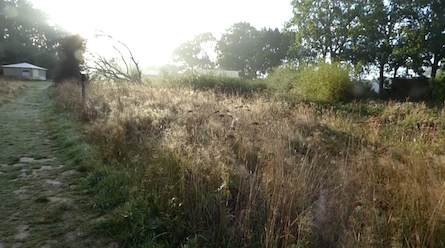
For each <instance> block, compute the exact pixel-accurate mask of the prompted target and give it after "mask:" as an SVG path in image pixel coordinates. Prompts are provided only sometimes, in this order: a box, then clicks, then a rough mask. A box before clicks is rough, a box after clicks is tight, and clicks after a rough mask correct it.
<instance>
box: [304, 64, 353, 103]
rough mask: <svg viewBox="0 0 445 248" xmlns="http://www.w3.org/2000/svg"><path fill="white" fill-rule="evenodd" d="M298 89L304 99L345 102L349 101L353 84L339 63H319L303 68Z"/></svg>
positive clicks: (347, 72)
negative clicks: (302, 93) (300, 90)
mask: <svg viewBox="0 0 445 248" xmlns="http://www.w3.org/2000/svg"><path fill="white" fill-rule="evenodd" d="M301 73H302V75H301V77H300V87H301V88H302V90H303V92H304V95H305V98H307V99H309V100H315V101H347V100H350V99H351V96H352V87H353V83H352V82H351V80H350V78H349V71H348V70H346V69H344V68H342V66H341V65H340V64H339V63H332V64H327V63H320V64H319V65H317V66H308V67H305V68H303V70H302V72H301Z"/></svg>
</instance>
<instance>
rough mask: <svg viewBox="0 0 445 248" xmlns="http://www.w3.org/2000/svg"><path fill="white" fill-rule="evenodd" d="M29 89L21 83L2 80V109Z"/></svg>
mask: <svg viewBox="0 0 445 248" xmlns="http://www.w3.org/2000/svg"><path fill="white" fill-rule="evenodd" d="M27 89H28V87H27V86H26V85H25V84H23V83H22V82H19V81H13V80H7V79H4V78H0V107H1V106H2V105H4V104H6V103H8V102H11V101H12V100H13V99H15V98H17V97H18V96H20V95H21V94H22V93H23V92H25V91H26V90H27Z"/></svg>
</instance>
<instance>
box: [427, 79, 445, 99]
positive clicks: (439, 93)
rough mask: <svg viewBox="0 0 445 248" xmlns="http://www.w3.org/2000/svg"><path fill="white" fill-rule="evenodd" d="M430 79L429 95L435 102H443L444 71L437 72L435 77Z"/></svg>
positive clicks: (444, 92) (444, 90) (444, 94)
mask: <svg viewBox="0 0 445 248" xmlns="http://www.w3.org/2000/svg"><path fill="white" fill-rule="evenodd" d="M429 81H430V93H431V94H430V95H431V97H432V99H433V100H434V101H435V102H438V103H443V102H444V101H445V73H443V72H439V73H437V75H436V77H435V78H432V79H430V80H429Z"/></svg>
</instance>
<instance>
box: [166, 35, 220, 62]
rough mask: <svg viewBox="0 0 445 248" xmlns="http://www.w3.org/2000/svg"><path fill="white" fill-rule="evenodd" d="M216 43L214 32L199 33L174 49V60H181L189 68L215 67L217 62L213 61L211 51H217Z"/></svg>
mask: <svg viewBox="0 0 445 248" xmlns="http://www.w3.org/2000/svg"><path fill="white" fill-rule="evenodd" d="M215 43H216V39H215V37H213V35H212V33H203V34H200V35H197V36H195V38H194V39H193V40H191V41H188V42H185V43H183V44H181V45H180V46H179V47H178V48H176V49H175V50H174V51H173V61H175V62H180V63H181V64H182V66H183V67H184V68H185V69H187V70H193V69H195V68H203V69H211V68H214V66H215V62H214V61H212V59H211V54H210V53H211V52H215Z"/></svg>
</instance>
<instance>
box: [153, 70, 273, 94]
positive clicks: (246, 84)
mask: <svg viewBox="0 0 445 248" xmlns="http://www.w3.org/2000/svg"><path fill="white" fill-rule="evenodd" d="M159 82H160V83H161V84H162V85H165V86H173V87H192V88H194V89H195V90H209V89H214V90H216V91H217V92H219V93H224V94H241V95H246V94H251V93H252V92H258V91H263V90H265V89H267V86H266V84H265V83H264V82H262V81H260V80H257V81H253V80H246V79H242V78H230V77H216V76H212V75H198V74H194V73H190V74H184V75H178V76H174V75H171V74H170V73H163V74H162V75H161V77H160V79H159Z"/></svg>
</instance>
